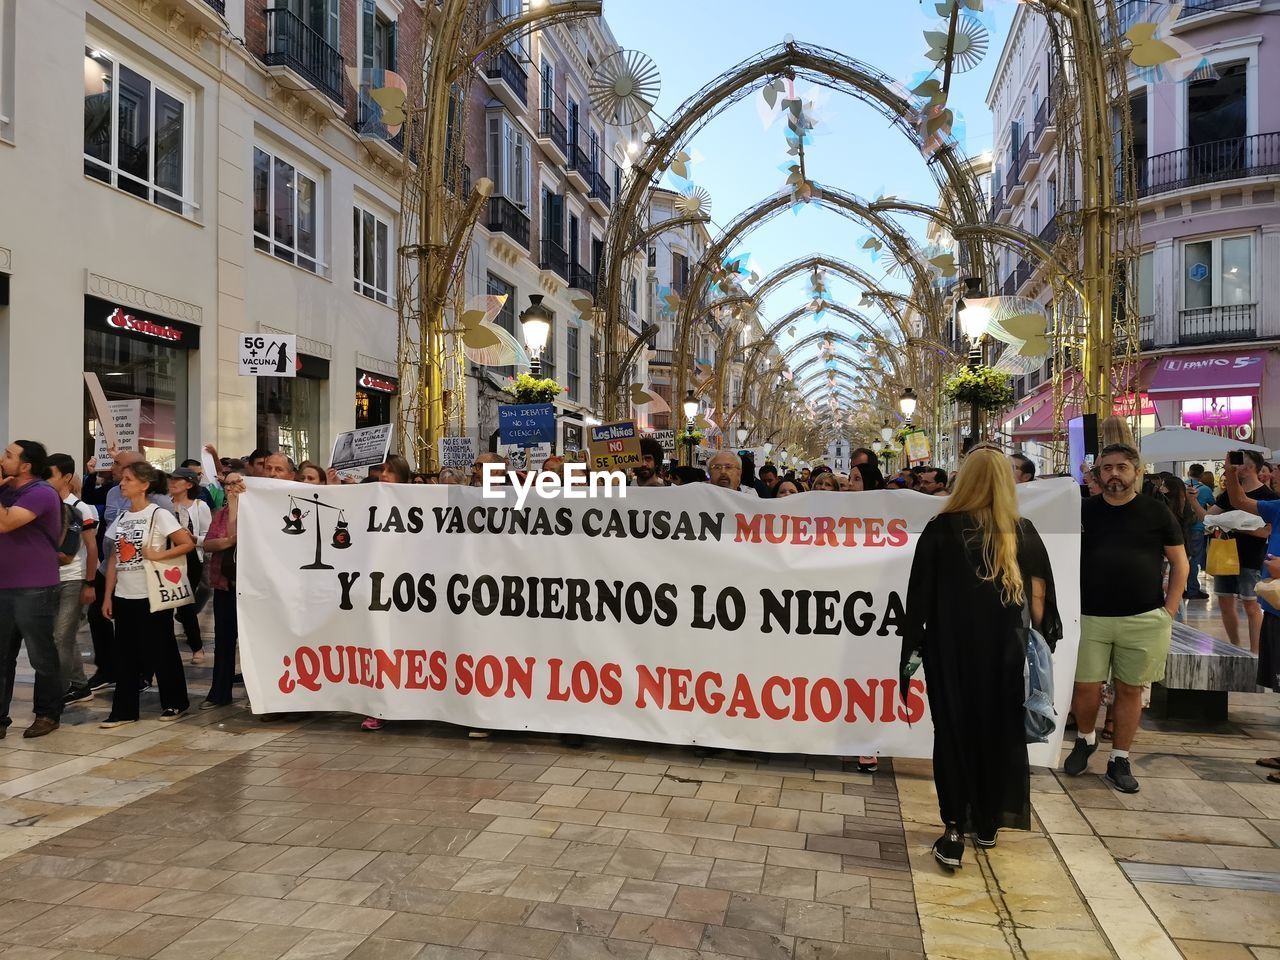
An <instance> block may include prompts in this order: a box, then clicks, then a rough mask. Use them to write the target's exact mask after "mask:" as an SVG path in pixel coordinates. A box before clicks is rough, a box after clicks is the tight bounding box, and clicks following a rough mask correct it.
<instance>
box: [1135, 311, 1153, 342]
mask: <svg viewBox="0 0 1280 960" xmlns="http://www.w3.org/2000/svg"><path fill="white" fill-rule="evenodd" d="M1155 345H1156V318H1155V316H1154V315H1149V316H1145V317H1139V318H1138V349H1139V350H1153V349H1155Z"/></svg>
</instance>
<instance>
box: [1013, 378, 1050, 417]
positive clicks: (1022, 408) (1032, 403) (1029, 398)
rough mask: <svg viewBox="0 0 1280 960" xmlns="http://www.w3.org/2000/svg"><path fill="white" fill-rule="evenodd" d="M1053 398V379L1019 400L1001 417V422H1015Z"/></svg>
mask: <svg viewBox="0 0 1280 960" xmlns="http://www.w3.org/2000/svg"><path fill="white" fill-rule="evenodd" d="M1052 400H1053V380H1052V379H1050V380H1046V381H1045V382H1044V383H1042V384H1040V386H1038V387H1036V388H1035V389H1034V390H1032V391H1031V392H1030V393H1028V394H1027V395H1026V396H1025V397H1023V398H1022V399H1021V400H1019V401H1018V405H1017V406H1015V407H1014V408H1013V409H1012V410H1010V411H1009V412H1008V413H1006V414H1005V415H1004V416H1003V417H1001V418H1000V422H1001V423H1013V422H1014V421H1015V420H1019V419H1021V418H1022V417H1024V416H1026V415H1027V414H1028V413H1030V412H1031V411H1032V410H1034V409H1035V408H1036V407H1037V406H1039V405H1040V404H1042V403H1045V402H1050V401H1052Z"/></svg>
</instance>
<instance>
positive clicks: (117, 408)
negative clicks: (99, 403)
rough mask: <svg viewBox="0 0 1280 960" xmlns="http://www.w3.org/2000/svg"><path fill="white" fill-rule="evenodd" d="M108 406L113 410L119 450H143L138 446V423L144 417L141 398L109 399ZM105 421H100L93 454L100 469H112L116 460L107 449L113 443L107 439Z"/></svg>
mask: <svg viewBox="0 0 1280 960" xmlns="http://www.w3.org/2000/svg"><path fill="white" fill-rule="evenodd" d="M107 408H108V409H109V410H110V411H111V423H112V429H113V430H114V431H115V435H116V443H115V446H116V449H117V450H137V451H138V452H139V453H141V452H142V450H141V448H140V447H139V446H138V423H139V421H141V419H142V401H141V400H108V401H107ZM104 422H105V421H102V420H99V421H98V437H97V443H96V446H95V447H94V451H93V456H94V458H95V459H96V460H97V461H98V466H97V469H98V470H110V469H111V465H112V464H113V463H115V461H114V460H113V459H112V458H111V454H109V453H108V452H107V451H108V450H109V449H110V447H111V444H110V442H109V441H108V440H107V434H106V431H105V430H104V429H103V423H104Z"/></svg>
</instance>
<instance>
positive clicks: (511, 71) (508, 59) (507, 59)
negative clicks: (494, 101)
mask: <svg viewBox="0 0 1280 960" xmlns="http://www.w3.org/2000/svg"><path fill="white" fill-rule="evenodd" d="M484 75H485V79H486V80H488V81H489V87H490V89H492V90H493V91H494V92H496V93H497V94H498V96H499V98H500V99H502V100H504V101H505V102H506V104H507V106H508V107H510V108H511V109H512V110H516V111H519V110H520V108H521V107H527V106H528V105H529V73H528V71H527V70H525V68H524V67H523V66H521V65H520V61H519V60H517V59H516V57H515V54H513V53H512V52H511V51H510V50H509V49H508V48H507V47H500V48H499V49H498V51H497V52H496V53H493V54H490V56H489V58H488V59H487V60H486V61H485V65H484ZM504 87H505V88H506V91H509V95H504V90H503V88H504ZM512 97H514V98H515V100H517V101H519V106H517V105H516V103H513V102H512V99H511V98H512Z"/></svg>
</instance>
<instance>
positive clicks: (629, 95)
mask: <svg viewBox="0 0 1280 960" xmlns="http://www.w3.org/2000/svg"><path fill="white" fill-rule="evenodd" d="M661 90H662V79H661V78H660V77H659V76H658V66H657V64H655V63H654V62H653V60H652V59H650V57H649V55H648V54H646V53H641V52H640V51H639V50H619V51H618V52H617V53H615V54H614V55H613V56H611V57H608V58H606V59H605V60H603V61H601V63H600V66H598V67H596V71H595V73H593V74H592V75H591V83H590V84H589V85H588V91H589V92H590V94H591V103H592V105H593V106H594V107H595V109H596V110H597V111H599V113H600V114H601V115H602V116H603V117H604V118H605V121H606V122H609V123H613V124H615V125H616V126H620V127H627V126H630V125H631V124H633V123H636V122H637V121H639V120H642V119H643V118H644V117H645V116H647V115H648V113H649V111H650V110H652V109H653V105H654V104H655V103H657V102H658V93H659V92H660V91H661Z"/></svg>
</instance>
